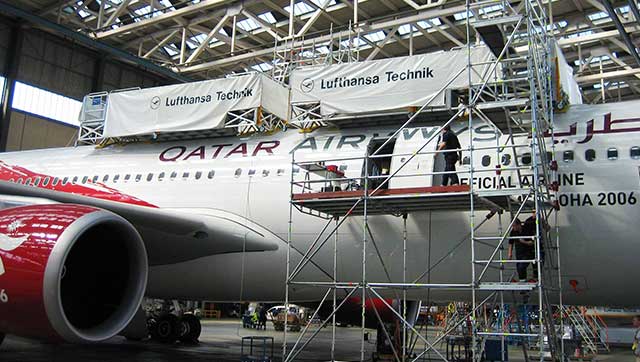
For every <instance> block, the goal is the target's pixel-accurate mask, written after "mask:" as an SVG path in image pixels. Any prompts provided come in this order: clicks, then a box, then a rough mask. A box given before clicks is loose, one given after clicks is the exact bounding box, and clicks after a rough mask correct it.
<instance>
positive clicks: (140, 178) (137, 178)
mask: <svg viewBox="0 0 640 362" xmlns="http://www.w3.org/2000/svg"><path fill="white" fill-rule="evenodd" d="M140 180H142V174H137V175H136V182H140Z"/></svg>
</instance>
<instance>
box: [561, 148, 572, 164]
mask: <svg viewBox="0 0 640 362" xmlns="http://www.w3.org/2000/svg"><path fill="white" fill-rule="evenodd" d="M562 161H564V162H573V151H564V152H562Z"/></svg>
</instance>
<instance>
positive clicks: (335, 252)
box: [331, 217, 338, 361]
mask: <svg viewBox="0 0 640 362" xmlns="http://www.w3.org/2000/svg"><path fill="white" fill-rule="evenodd" d="M334 219H335V221H336V228H335V236H334V238H333V281H334V282H337V281H338V217H335V218H334ZM337 292H338V288H333V310H334V311H335V310H336V302H337ZM331 318H332V320H331V360H332V361H335V360H336V355H335V353H336V314H335V313H334V314H333V316H332V317H331Z"/></svg>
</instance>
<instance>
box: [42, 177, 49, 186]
mask: <svg viewBox="0 0 640 362" xmlns="http://www.w3.org/2000/svg"><path fill="white" fill-rule="evenodd" d="M49 181H51V178H50V177H49V176H47V177H45V178H44V180H42V187H46V186H47V185H48V184H49Z"/></svg>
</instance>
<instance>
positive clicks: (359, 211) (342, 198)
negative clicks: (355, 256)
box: [291, 185, 530, 216]
mask: <svg viewBox="0 0 640 362" xmlns="http://www.w3.org/2000/svg"><path fill="white" fill-rule="evenodd" d="M529 192H530V190H529V189H528V188H527V189H517V190H514V189H506V190H487V191H474V192H473V204H474V208H475V209H476V210H490V211H497V210H508V209H509V206H510V204H511V202H513V201H515V200H514V199H513V198H514V196H520V195H522V196H526V195H527V194H528V193H529ZM470 196H471V192H470V187H469V186H468V185H452V186H429V187H407V188H391V189H379V190H372V191H369V192H368V194H367V206H366V212H367V214H369V215H389V214H398V215H401V214H406V213H410V212H416V211H466V210H469V209H470V207H471V202H472V201H471V200H472V198H471V197H470ZM364 197H365V193H364V191H362V190H356V191H333V192H307V193H297V194H293V195H292V201H291V202H292V203H293V204H294V205H296V206H298V207H302V208H307V209H311V210H313V211H317V212H321V213H324V214H327V215H331V216H345V215H350V216H351V215H363V214H364V211H365V206H364V203H363V202H358V201H359V200H364Z"/></svg>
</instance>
